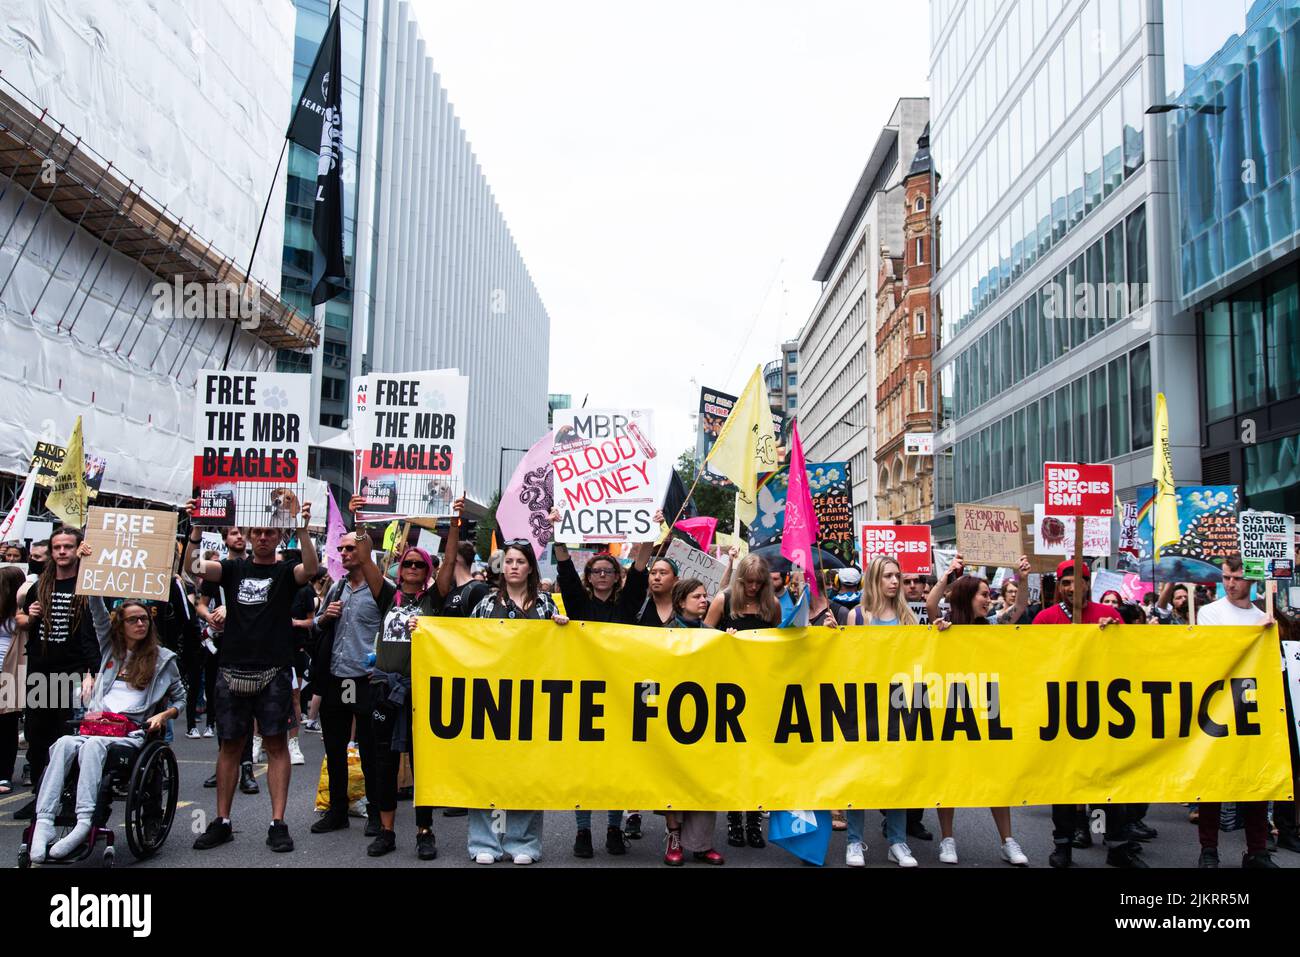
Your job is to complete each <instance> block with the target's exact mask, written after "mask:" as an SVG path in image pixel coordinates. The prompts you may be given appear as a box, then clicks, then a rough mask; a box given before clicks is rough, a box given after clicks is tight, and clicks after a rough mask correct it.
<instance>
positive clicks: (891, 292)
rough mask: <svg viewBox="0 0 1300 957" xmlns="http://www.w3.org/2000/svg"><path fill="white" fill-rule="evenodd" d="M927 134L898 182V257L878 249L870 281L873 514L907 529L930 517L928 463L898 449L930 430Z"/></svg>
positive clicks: (931, 480) (931, 462)
mask: <svg viewBox="0 0 1300 957" xmlns="http://www.w3.org/2000/svg"><path fill="white" fill-rule="evenodd" d="M929 134H930V128H929V127H928V126H927V127H926V129H925V132H924V133H922V134H921V137H920V139H919V140H918V141H917V149H916V153H915V155H914V157H913V159H912V165H911V167H910V168H909V169H908V171H907V176H906V177H905V178H904V180H903V191H904V204H905V205H904V213H903V216H904V218H903V248H902V250H899V251H897V252H901V255H895V252H896V251H895V250H891V249H889V248H888V246H886V245H885V244H883V243H882V244H881V247H880V269H879V271H878V272H877V276H876V316H877V321H876V370H877V385H876V436H877V444H876V456H875V464H876V475H877V479H878V481H877V483H876V490H875V492H876V515H877V516H878V518H879V519H880V520H881V521H900V522H903V523H907V524H919V523H923V522H928V521H929V520H930V518H931V517H932V516H933V514H934V512H933V504H934V459H933V457H932V456H929V455H906V454H905V450H904V447H903V445H904V443H903V437H904V436H905V435H906V434H907V433H909V432H930V431H932V428H933V425H932V422H933V398H932V396H931V395H930V383H931V381H932V380H931V375H930V357H931V355H932V353H933V344H934V335H933V333H932V324H931V315H930V271H931V247H930V187H931V184H930V135H929Z"/></svg>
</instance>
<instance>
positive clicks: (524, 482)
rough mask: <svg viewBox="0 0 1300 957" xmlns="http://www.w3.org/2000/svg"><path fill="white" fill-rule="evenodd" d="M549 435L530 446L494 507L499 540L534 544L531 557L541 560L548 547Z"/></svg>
mask: <svg viewBox="0 0 1300 957" xmlns="http://www.w3.org/2000/svg"><path fill="white" fill-rule="evenodd" d="M553 444H554V443H553V440H552V436H551V433H550V432H547V433H546V434H545V435H543V436H542V437H541V438H540V439H538V440H537V441H536V442H534V443H533V447H532V448H531V449H529V450H528V454H526V455H525V456H524V457H523V459H521V460H520V462H519V465H518V466H517V467H516V468H515V471H514V474H513V475H511V476H510V481H509V483H507V484H506V487H505V488H504V489H502V491H501V501H500V502H498V503H497V527H498V528H500V529H501V531H502V533H503V534H502V536H501V537H502V540H507V539H512V538H526V539H528V540H529V541H530V542H532V543H533V553H534V554H535V555H536V556H537V557H538V558H539V559H540V558H541V557H542V552H544V551H545V550H546V546H547V545H549V544H550V543H551V538H552V533H553V529H552V528H551V520H550V518H549V515H550V514H551V506H552V505H553V504H554V496H553V493H552V491H551V446H552V445H553Z"/></svg>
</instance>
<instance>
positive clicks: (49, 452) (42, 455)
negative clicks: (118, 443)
mask: <svg viewBox="0 0 1300 957" xmlns="http://www.w3.org/2000/svg"><path fill="white" fill-rule="evenodd" d="M67 454H68V450H67V449H65V448H64V447H63V446H62V445H55V444H54V443H53V442H37V443H36V451H35V452H33V453H32V468H34V469H36V484H37V485H39V486H41V488H51V487H53V485H54V476H56V475H58V474H59V469H60V468H62V466H63V460H64V458H66V457H67ZM82 456H83V459H84V460H85V463H86V471H85V476H86V497H87V498H90V499H93V498H94V497H95V496H97V495H98V494H99V487H100V485H102V484H103V482H104V470H105V469H106V468H107V467H108V460H107V459H105V458H104V457H103V456H102V455H91V454H90V453H89V452H83V453H82Z"/></svg>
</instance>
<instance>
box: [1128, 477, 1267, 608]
mask: <svg viewBox="0 0 1300 957" xmlns="http://www.w3.org/2000/svg"><path fill="white" fill-rule="evenodd" d="M1153 492H1154V490H1153V489H1152V488H1151V487H1150V486H1148V487H1146V488H1141V489H1139V490H1138V494H1137V510H1138V562H1137V568H1136V571H1137V573H1138V574H1139V575H1141V577H1142V580H1143V581H1162V582H1165V581H1184V582H1196V583H1198V584H1207V585H1210V584H1218V583H1219V582H1220V581H1221V580H1222V578H1223V570H1222V569H1221V568H1220V563H1221V562H1222V561H1223V559H1225V558H1227V557H1228V556H1229V555H1235V554H1237V552H1238V551H1239V549H1240V547H1241V545H1240V542H1239V540H1238V536H1237V508H1238V497H1237V486H1235V485H1180V486H1178V488H1176V489H1175V490H1174V500H1175V503H1176V506H1177V509H1178V529H1179V532H1180V535H1179V538H1178V541H1176V542H1173V543H1171V544H1169V545H1165V546H1164V547H1163V548H1161V549H1160V561H1159V563H1155V562H1153V561H1152V557H1153V556H1152V551H1153V549H1152V528H1151V525H1152V518H1153V515H1154V512H1155V506H1154V502H1155V499H1154V496H1153Z"/></svg>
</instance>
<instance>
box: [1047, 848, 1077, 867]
mask: <svg viewBox="0 0 1300 957" xmlns="http://www.w3.org/2000/svg"><path fill="white" fill-rule="evenodd" d="M1072 853H1073V851H1072V850H1071V849H1070V845H1069V844H1057V845H1056V849H1055V850H1054V851H1052V855H1051V857H1049V858H1048V859H1047V863H1048V864H1051V865H1052V866H1053V867H1061V868H1065V867H1070V866H1071V861H1070V855H1071V854H1072Z"/></svg>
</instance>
